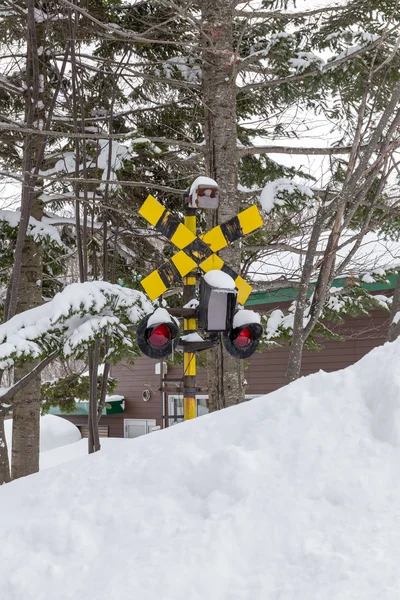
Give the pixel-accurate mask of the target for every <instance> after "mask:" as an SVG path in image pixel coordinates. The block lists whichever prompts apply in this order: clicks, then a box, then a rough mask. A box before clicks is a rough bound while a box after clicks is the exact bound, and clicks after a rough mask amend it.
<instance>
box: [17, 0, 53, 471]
mask: <svg viewBox="0 0 400 600" xmlns="http://www.w3.org/2000/svg"><path fill="white" fill-rule="evenodd" d="M36 4H37V3H36V1H34V0H29V2H28V12H27V24H28V26H27V38H28V46H27V60H26V82H27V90H28V91H27V95H26V103H25V120H26V122H30V121H32V119H33V121H32V123H33V125H34V126H35V127H36V128H38V129H40V128H41V127H42V126H43V125H44V123H46V111H47V110H48V108H49V107H48V105H47V104H48V101H49V98H48V94H47V93H46V87H45V82H46V80H47V75H46V67H45V65H44V63H43V60H42V61H39V60H38V48H39V47H45V46H46V27H45V24H44V23H40V22H37V21H36V19H35V13H34V11H35V10H36V9H40V8H41V6H40V5H39V4H37V5H36ZM42 150H43V148H42V137H41V135H35V134H27V136H26V138H25V144H24V156H23V165H24V171H26V173H24V175H28V174H29V175H28V179H27V180H25V181H24V184H23V186H22V195H21V213H22V212H23V211H27V217H28V219H29V218H30V217H31V216H32V217H34V218H35V219H37V220H38V221H40V220H41V219H42V217H43V203H42V201H41V200H39V195H40V188H41V186H42V184H43V182H42V181H41V180H40V179H39V178H38V177H37V176H32V175H31V174H32V172H33V171H34V170H35V168H36V167H38V166H40V162H41V158H42V156H43V154H42ZM21 227H22V222H21V223H20V229H21ZM17 275H19V277H16V278H14V277H13V279H16V280H18V279H19V285H18V286H17V288H15V287H14V293H15V291H16V289H17V291H18V293H17V297H18V302H17V306H16V312H17V313H20V312H23V311H25V310H29V309H31V308H34V307H36V306H39V305H40V304H42V277H43V252H42V248H41V246H40V245H39V244H37V243H36V242H35V241H34V240H33V239H32V238H29V237H25V239H23V240H22V253H21V266H20V270H19V273H16V276H17ZM13 276H14V273H13ZM14 284H15V281H14ZM12 314H13V306H12V302H11V303H10V306H9V317H11V316H12ZM36 364H38V363H37V362H26V363H23V364H22V365H21V366H19V367H16V368H15V369H14V380H15V381H18V380H19V379H21V378H22V377H24V376H25V375H27V374H28V373H29V372H30V371H31V370H32V368H33V367H35V365H36ZM40 384H41V376H40V375H38V377H36V378H35V379H33V380H32V381H31V382H29V384H28V385H27V386H26V387H25V388H24V389H23V390H21V391H20V392H18V393H17V394H16V395H15V403H16V405H15V407H14V409H13V439H12V455H11V456H12V460H11V476H12V478H13V479H17V478H19V477H25V476H26V475H30V474H32V473H36V472H37V471H38V470H39V443H40V400H41V390H40Z"/></svg>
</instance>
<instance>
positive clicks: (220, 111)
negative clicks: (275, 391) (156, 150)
mask: <svg viewBox="0 0 400 600" xmlns="http://www.w3.org/2000/svg"><path fill="white" fill-rule="evenodd" d="M233 7H234V4H233V2H232V1H231V0H203V2H202V20H203V72H202V73H203V79H202V81H203V104H204V118H205V139H206V150H207V152H206V171H207V175H208V176H209V177H212V178H213V179H215V181H216V182H217V183H218V185H219V209H218V214H217V216H216V219H215V221H214V224H216V222H219V223H221V222H223V221H226V220H227V219H230V218H231V217H233V216H234V215H236V214H237V212H238V210H239V198H238V193H237V170H238V165H237V160H238V159H237V152H236V145H237V126H236V67H235V54H234V52H233V12H234V8H233ZM221 257H222V258H223V260H224V261H225V262H226V263H227V264H228V265H229V266H230V267H232V268H233V269H235V270H236V271H237V272H240V249H239V245H238V244H236V245H235V246H233V245H231V246H229V247H228V248H226V249H225V250H223V251H222V252H221ZM243 381H244V369H243V362H242V361H240V360H238V359H235V358H233V357H232V356H230V355H229V354H228V353H227V352H226V351H225V349H224V348H223V347H222V346H221V344H220V345H219V347H218V348H216V349H213V350H210V351H209V353H208V397H209V409H210V411H213V410H217V409H220V408H224V407H226V406H230V405H232V404H237V403H238V402H240V401H241V400H243V398H244V386H243Z"/></svg>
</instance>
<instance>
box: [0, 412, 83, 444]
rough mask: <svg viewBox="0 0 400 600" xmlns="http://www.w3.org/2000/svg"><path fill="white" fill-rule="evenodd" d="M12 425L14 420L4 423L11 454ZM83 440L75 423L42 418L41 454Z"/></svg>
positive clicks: (48, 416) (47, 416)
mask: <svg viewBox="0 0 400 600" xmlns="http://www.w3.org/2000/svg"><path fill="white" fill-rule="evenodd" d="M12 424H13V420H12V419H6V420H5V421H4V429H5V432H6V440H7V447H8V450H9V452H10V451H11V444H12ZM81 439H82V436H81V434H80V432H79V429H78V428H77V427H75V425H74V424H73V423H70V421H67V420H66V419H63V418H61V417H56V416H55V415H44V416H43V417H40V452H48V451H49V450H54V448H59V447H61V446H66V445H69V444H73V443H75V442H79V440H81Z"/></svg>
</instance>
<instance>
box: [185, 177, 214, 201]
mask: <svg viewBox="0 0 400 600" xmlns="http://www.w3.org/2000/svg"><path fill="white" fill-rule="evenodd" d="M207 185H209V186H210V187H212V188H213V187H218V183H217V182H216V181H214V179H211V177H206V176H205V175H201V176H200V177H197V178H196V179H195V180H194V181H193V183H192V185H191V186H190V192H189V195H190V196H191V195H192V194H193V192H196V191H197V188H198V187H200V186H207Z"/></svg>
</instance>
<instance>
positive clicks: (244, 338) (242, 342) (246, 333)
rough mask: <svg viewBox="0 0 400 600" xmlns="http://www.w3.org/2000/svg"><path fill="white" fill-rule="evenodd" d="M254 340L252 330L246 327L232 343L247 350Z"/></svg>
mask: <svg viewBox="0 0 400 600" xmlns="http://www.w3.org/2000/svg"><path fill="white" fill-rule="evenodd" d="M252 340H253V336H252V333H251V331H250V329H249V328H248V327H245V328H244V329H242V331H240V332H239V335H238V336H237V337H236V338H235V339H234V340H232V341H233V343H234V344H235V346H237V347H238V348H246V347H247V346H249V345H250V344H251V342H252Z"/></svg>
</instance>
